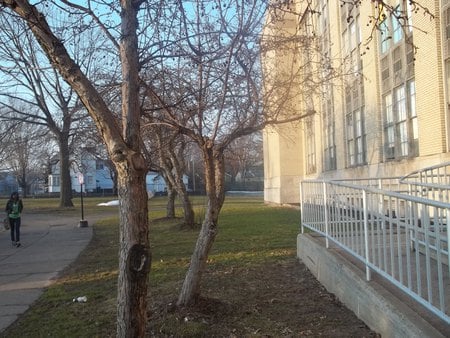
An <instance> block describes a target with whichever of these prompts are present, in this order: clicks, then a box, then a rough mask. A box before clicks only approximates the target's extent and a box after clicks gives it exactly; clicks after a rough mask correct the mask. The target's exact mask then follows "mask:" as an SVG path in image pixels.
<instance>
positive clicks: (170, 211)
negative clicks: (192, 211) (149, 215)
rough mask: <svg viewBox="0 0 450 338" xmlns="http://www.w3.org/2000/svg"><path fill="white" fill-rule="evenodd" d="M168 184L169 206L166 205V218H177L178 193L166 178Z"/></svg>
mask: <svg viewBox="0 0 450 338" xmlns="http://www.w3.org/2000/svg"><path fill="white" fill-rule="evenodd" d="M164 178H165V180H166V183H167V205H166V217H167V218H175V198H176V197H177V193H176V191H175V189H174V188H173V185H172V184H171V183H170V181H169V180H168V179H167V177H164Z"/></svg>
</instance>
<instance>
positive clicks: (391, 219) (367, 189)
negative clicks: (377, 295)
mask: <svg viewBox="0 0 450 338" xmlns="http://www.w3.org/2000/svg"><path fill="white" fill-rule="evenodd" d="M352 183H353V184H350V183H348V182H343V181H341V182H339V181H319V180H312V181H303V182H302V183H301V188H300V194H301V217H302V231H304V228H308V229H311V230H312V231H315V232H317V233H319V234H322V235H323V236H325V241H326V246H327V248H328V247H329V245H330V242H333V243H335V244H336V245H338V246H339V247H341V248H342V249H344V250H345V251H347V252H348V253H350V254H351V255H353V256H354V257H356V258H357V259H359V260H360V261H361V262H363V263H364V264H365V267H366V277H367V280H370V278H371V273H372V271H374V272H376V273H378V274H379V275H381V276H383V277H384V278H386V280H388V281H389V282H391V283H392V284H394V285H396V286H397V287H398V288H400V289H401V290H403V291H404V292H405V293H407V294H408V295H409V296H411V297H413V298H414V299H416V300H417V301H418V302H420V303H421V304H422V305H424V306H425V307H426V308H428V309H429V310H431V311H432V312H433V313H435V314H436V315H437V316H439V317H440V318H442V319H443V320H444V321H446V322H447V323H449V324H450V312H449V308H450V307H449V303H450V282H449V281H450V279H449V275H450V257H449V247H448V243H449V242H450V233H449V231H447V220H449V219H450V204H449V203H444V202H441V201H434V200H431V199H427V198H423V197H419V196H411V195H408V194H405V193H402V192H395V191H387V190H383V189H379V188H376V187H375V186H376V185H373V184H368V186H363V185H355V184H354V183H358V182H352ZM359 183H363V184H367V183H366V182H362V181H360V182H359ZM378 186H379V187H380V186H382V185H378ZM398 190H399V191H403V186H400V185H399V189H398Z"/></svg>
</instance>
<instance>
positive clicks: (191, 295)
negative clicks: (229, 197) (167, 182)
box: [177, 146, 225, 306]
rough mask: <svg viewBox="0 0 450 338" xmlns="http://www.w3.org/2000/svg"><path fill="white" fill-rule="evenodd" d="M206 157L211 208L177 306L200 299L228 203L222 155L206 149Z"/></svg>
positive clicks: (220, 152)
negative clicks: (208, 264) (207, 267)
mask: <svg viewBox="0 0 450 338" xmlns="http://www.w3.org/2000/svg"><path fill="white" fill-rule="evenodd" d="M203 157H204V163H205V181H206V195H207V199H208V204H207V207H206V215H205V220H204V221H203V224H202V228H201V230H200V234H199V236H198V238H197V243H196V245H195V249H194V253H193V254H192V257H191V262H190V265H189V269H188V272H187V273H186V277H185V279H184V282H183V286H182V288H181V292H180V295H179V296H178V301H177V305H178V306H188V305H190V304H193V303H195V302H196V301H197V299H198V297H199V296H200V282H201V278H202V275H203V272H204V271H205V268H206V262H207V260H208V255H209V252H210V250H211V247H212V245H213V243H214V240H215V238H216V236H217V233H218V219H219V213H220V209H221V208H222V205H223V202H224V199H225V190H224V177H225V166H224V158H223V151H221V150H213V149H212V148H211V147H208V146H205V147H204V149H203Z"/></svg>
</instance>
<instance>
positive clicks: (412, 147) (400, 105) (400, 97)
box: [383, 81, 419, 159]
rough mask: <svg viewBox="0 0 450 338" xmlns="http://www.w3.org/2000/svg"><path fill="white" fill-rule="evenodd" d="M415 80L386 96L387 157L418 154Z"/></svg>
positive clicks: (385, 128)
mask: <svg viewBox="0 0 450 338" xmlns="http://www.w3.org/2000/svg"><path fill="white" fill-rule="evenodd" d="M415 99H416V91H415V83H414V81H410V82H408V83H407V84H406V85H401V86H398V87H396V88H395V89H394V90H393V91H392V93H389V94H387V95H385V96H384V99H383V102H384V111H385V117H384V118H385V127H384V131H385V151H384V153H385V158H386V159H394V158H403V157H407V156H417V155H418V138H419V135H418V134H419V132H418V125H417V113H416V103H415Z"/></svg>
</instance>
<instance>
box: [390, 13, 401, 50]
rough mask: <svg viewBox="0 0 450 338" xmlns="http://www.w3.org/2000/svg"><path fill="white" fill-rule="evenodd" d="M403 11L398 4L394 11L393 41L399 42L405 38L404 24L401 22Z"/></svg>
mask: <svg viewBox="0 0 450 338" xmlns="http://www.w3.org/2000/svg"><path fill="white" fill-rule="evenodd" d="M402 16H403V13H402V11H401V9H400V5H398V6H397V7H396V8H395V9H394V11H393V13H392V41H393V42H394V44H395V43H398V42H399V41H400V40H401V39H402V38H403V31H402V24H401V22H400V20H401V19H400V17H402Z"/></svg>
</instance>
